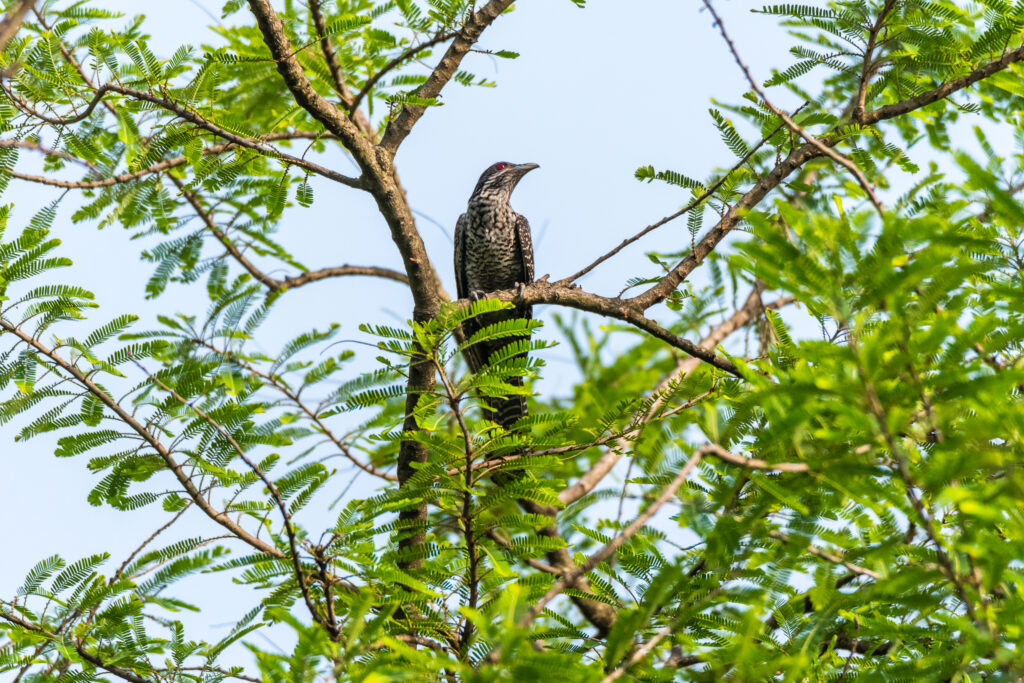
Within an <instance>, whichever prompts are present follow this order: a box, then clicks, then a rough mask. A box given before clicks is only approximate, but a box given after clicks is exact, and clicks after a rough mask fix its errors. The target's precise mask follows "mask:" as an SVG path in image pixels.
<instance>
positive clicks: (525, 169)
mask: <svg viewBox="0 0 1024 683" xmlns="http://www.w3.org/2000/svg"><path fill="white" fill-rule="evenodd" d="M535 168H540V166H539V165H538V164H519V165H518V166H516V170H517V171H519V175H525V174H527V173H529V172H530V171H532V170H533V169H535Z"/></svg>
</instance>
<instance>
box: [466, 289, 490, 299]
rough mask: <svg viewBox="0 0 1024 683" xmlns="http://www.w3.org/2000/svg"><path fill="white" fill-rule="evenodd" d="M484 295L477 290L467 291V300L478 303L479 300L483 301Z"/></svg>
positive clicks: (484, 293)
mask: <svg viewBox="0 0 1024 683" xmlns="http://www.w3.org/2000/svg"><path fill="white" fill-rule="evenodd" d="M486 294H487V292H482V291H480V290H479V289H471V290H469V300H470V301H480V299H483V298H484V296H486Z"/></svg>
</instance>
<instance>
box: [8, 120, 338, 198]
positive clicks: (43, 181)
mask: <svg viewBox="0 0 1024 683" xmlns="http://www.w3.org/2000/svg"><path fill="white" fill-rule="evenodd" d="M330 137H333V136H330ZM317 138H321V139H322V138H324V136H323V135H320V134H317V133H313V132H310V131H292V132H287V133H268V134H267V135H265V136H263V140H264V141H270V140H313V139H317ZM0 147H23V148H26V149H35V150H38V151H40V152H43V153H44V154H48V155H51V156H58V157H60V158H61V159H66V160H68V161H73V162H75V163H78V164H82V165H84V166H86V167H88V168H89V169H90V170H91V171H92V173H93V175H94V176H95V175H97V174H98V170H97V169H96V167H95V166H93V165H92V164H90V163H89V162H88V161H85V160H84V159H79V158H78V157H76V156H74V155H72V154H68V153H67V152H61V151H60V150H55V149H48V148H46V147H42V146H41V145H38V144H36V143H32V142H26V141H23V140H0ZM234 147H237V145H236V144H235V143H233V142H227V143H224V144H220V145H212V146H210V147H206V148H204V149H203V151H202V154H203V156H215V155H218V154H223V153H224V152H227V151H228V150H230V149H233V148H234ZM187 161H188V160H187V159H186V158H185V157H184V156H177V157H171V158H170V159H164V160H163V161H160V162H157V163H155V164H153V165H152V166H147V167H146V168H143V169H140V170H138V171H132V172H130V173H121V174H118V175H115V176H111V177H109V178H102V177H100V178H96V179H95V180H78V181H69V180H59V179H57V178H50V177H48V176H35V175H25V174H22V173H16V172H12V173H11V177H12V178H17V179H18V180H25V181H27V182H30V183H38V184H40V185H51V186H53V187H63V188H67V189H72V190H93V189H97V188H101V187H110V186H111V185H120V184H122V183H129V182H131V181H133V180H138V179H139V178H144V177H146V176H147V175H152V174H153V173H160V172H161V171H166V170H168V169H172V168H176V167H178V166H184V165H185V164H186V163H187Z"/></svg>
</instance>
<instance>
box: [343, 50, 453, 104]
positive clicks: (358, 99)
mask: <svg viewBox="0 0 1024 683" xmlns="http://www.w3.org/2000/svg"><path fill="white" fill-rule="evenodd" d="M456 35H458V34H457V33H441V34H438V35H436V36H434V37H433V38H431V39H430V40H428V41H426V42H423V43H420V44H418V45H413V46H412V47H410V48H409V49H408V50H406V51H405V52H403V53H402V54H400V55H398V56H397V57H395V58H394V59H392V60H391V61H390V62H388V63H387V64H385V65H384V66H382V67H381V68H380V71H378V72H377V73H375V74H374V75H373V76H371V77H370V78H368V79H366V83H365V84H364V85H363V87H362V88H360V90H359V92H358V93H356V96H355V99H353V100H352V103H351V104H350V105H348V110H349V111H350V112H355V111H356V110H357V109H358V108H359V105H360V104H362V101H363V99H364V98H365V97H366V96H367V95H368V94H369V92H370V91H371V90H373V88H374V86H376V85H377V83H379V82H380V79H382V78H383V77H384V76H386V75H387V74H388V72H390V71H392V70H394V69H397V68H398V67H399V66H401V65H402V64H404V63H405V62H406V61H407V60H409V59H412V58H413V57H415V56H416V55H418V54H419V53H421V52H423V51H424V50H429V49H430V48H432V47H434V46H435V45H437V44H438V43H443V42H445V41H447V40H451V39H452V38H454V37H455V36H456ZM417 96H418V93H417Z"/></svg>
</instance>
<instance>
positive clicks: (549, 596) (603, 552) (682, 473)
mask: <svg viewBox="0 0 1024 683" xmlns="http://www.w3.org/2000/svg"><path fill="white" fill-rule="evenodd" d="M706 448H707V447H704V448H701V449H699V450H698V451H697V452H696V453H694V454H693V455H692V456H691V457H690V459H689V460H687V461H686V464H685V465H684V466H683V468H682V469H681V470H679V473H678V474H677V475H676V476H675V478H674V479H673V480H672V482H671V483H670V484H669V485H668V486H666V487H665V489H664V490H663V491H662V492H661V495H659V496H658V497H657V498H656V499H655V500H654V502H653V503H651V504H650V506H648V508H647V509H646V510H644V511H643V512H642V513H641V514H640V515H639V516H638V517H637V518H636V519H635V520H633V522H632V523H630V525H629V526H627V527H626V528H625V529H623V530H622V532H621V533H619V534H618V535H617V536H616V537H615V538H613V539H612V540H610V541H609V542H608V543H606V544H605V545H604V547H602V548H601V549H600V550H598V551H597V552H596V553H594V554H593V555H591V556H590V557H589V558H588V559H587V561H586V562H584V563H583V564H581V565H580V566H579V567H578V568H577V569H576V570H575V571H572V572H570V573H569V574H567V575H565V576H563V577H562V578H561V579H559V580H558V581H557V582H555V585H553V586H552V587H551V588H550V589H549V590H548V592H547V593H545V594H544V596H543V597H542V598H541V599H540V600H539V601H538V602H537V604H535V605H534V606H533V607H531V608H530V609H529V611H528V612H527V613H526V615H525V616H524V617H523V618H522V619H520V620H519V622H518V623H517V624H516V625H517V626H518V627H519V628H526V627H528V626H529V625H530V624H532V623H533V622H534V620H536V618H537V617H538V616H539V615H540V613H541V612H543V611H544V608H545V607H546V606H547V604H548V603H549V602H551V601H552V600H554V599H555V598H556V597H557V596H558V595H559V594H560V593H561V592H562V591H564V590H565V589H566V588H568V587H569V586H570V585H572V582H573V581H575V580H576V579H578V578H580V577H583V576H586V574H587V573H588V572H589V571H590V570H591V569H593V568H594V567H596V566H597V565H599V564H600V563H601V562H603V561H604V560H606V559H608V558H609V557H611V556H612V555H613V554H614V553H615V551H616V550H618V549H619V548H620V547H622V545H623V544H624V543H625V542H626V541H628V540H629V539H630V538H631V537H632V536H633V535H634V534H636V532H638V531H640V529H642V528H643V526H644V524H646V523H647V521H648V520H649V519H650V518H651V517H653V516H654V514H655V513H656V512H657V511H658V510H659V509H660V508H661V506H662V505H664V504H665V503H667V502H668V501H669V500H671V499H672V498H673V497H674V496H675V495H676V491H678V490H679V488H680V487H681V486H682V485H683V482H685V481H686V478H687V477H688V476H689V475H690V472H692V471H693V468H694V467H696V466H697V463H699V462H700V460H701V458H702V457H703V456H704V455H705V454H706V452H707V450H706Z"/></svg>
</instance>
